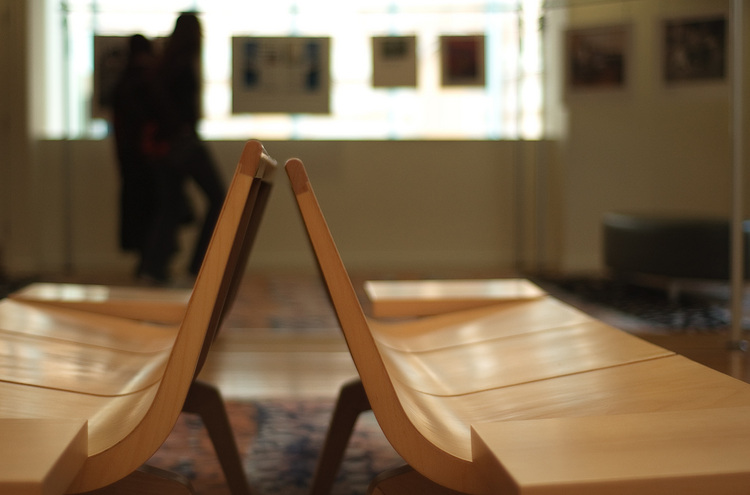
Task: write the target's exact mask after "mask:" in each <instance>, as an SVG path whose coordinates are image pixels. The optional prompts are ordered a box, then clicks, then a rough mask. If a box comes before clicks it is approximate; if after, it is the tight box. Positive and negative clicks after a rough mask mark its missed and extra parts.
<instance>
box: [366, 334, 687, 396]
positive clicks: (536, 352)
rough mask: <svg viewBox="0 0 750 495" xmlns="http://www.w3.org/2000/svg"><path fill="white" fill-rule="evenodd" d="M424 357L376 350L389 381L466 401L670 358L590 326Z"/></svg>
mask: <svg viewBox="0 0 750 495" xmlns="http://www.w3.org/2000/svg"><path fill="white" fill-rule="evenodd" d="M456 342H457V344H456V345H455V346H454V347H446V348H442V349H436V350H432V351H426V352H419V353H416V352H403V351H397V350H394V349H391V348H389V347H385V346H383V345H380V346H379V349H380V352H381V356H382V358H383V361H384V363H385V365H386V367H387V368H388V370H389V374H390V375H391V377H392V378H393V379H394V380H396V381H398V382H400V383H401V384H403V385H404V386H405V387H408V388H412V389H414V390H416V391H419V392H422V393H426V394H433V395H444V396H451V395H455V396H457V395H465V394H469V393H474V392H477V391H482V390H487V389H494V388H500V387H509V386H513V385H518V384H521V383H528V382H535V381H539V380H545V379H548V378H554V377H558V376H564V375H571V374H575V373H582V372H586V371H592V370H597V369H602V368H609V367H613V366H622V365H624V364H628V363H635V362H639V361H647V360H651V359H656V358H660V357H665V356H671V355H673V354H674V353H673V352H672V351H668V350H666V349H664V348H662V347H659V346H656V345H654V344H650V343H648V342H646V341H644V340H641V339H639V338H637V337H634V336H632V335H630V334H627V333H624V332H622V331H620V330H617V329H615V328H612V327H610V326H609V325H606V324H604V323H602V322H599V321H596V320H591V321H588V322H585V323H579V324H575V325H571V326H566V327H560V328H553V329H550V330H545V331H538V332H532V333H527V334H517V335H513V336H511V337H505V338H497V339H494V340H488V341H484V342H474V343H469V344H465V343H460V342H461V341H460V340H458V339H457V340H456Z"/></svg>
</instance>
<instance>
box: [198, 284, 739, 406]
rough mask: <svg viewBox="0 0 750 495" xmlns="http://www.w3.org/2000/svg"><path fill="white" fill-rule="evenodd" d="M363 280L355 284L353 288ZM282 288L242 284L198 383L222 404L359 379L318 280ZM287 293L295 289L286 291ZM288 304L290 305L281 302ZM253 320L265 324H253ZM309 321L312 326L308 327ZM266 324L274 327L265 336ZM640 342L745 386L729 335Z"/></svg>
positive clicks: (329, 390) (327, 393)
mask: <svg viewBox="0 0 750 495" xmlns="http://www.w3.org/2000/svg"><path fill="white" fill-rule="evenodd" d="M268 277H271V278H273V275H269V276H268ZM362 280H363V279H361V280H359V282H357V281H356V280H355V286H356V285H358V284H360V283H361V282H362ZM277 285H279V284H277ZM280 285H285V286H286V288H285V289H283V290H282V291H284V290H285V291H287V292H290V293H287V294H281V295H278V294H277V296H278V297H275V301H269V300H268V294H263V291H264V288H265V289H266V290H268V289H269V286H268V284H267V283H266V284H258V283H257V278H256V281H255V282H252V283H250V282H246V283H245V284H244V285H243V290H242V291H241V292H240V295H239V296H238V300H237V302H236V305H235V307H234V308H233V310H232V313H231V317H230V318H229V319H228V322H227V325H225V328H224V329H223V330H222V333H221V334H220V336H219V338H218V340H217V342H216V344H215V346H214V348H213V349H212V352H211V355H210V357H209V360H208V361H207V363H206V366H205V368H204V370H203V373H202V375H201V377H202V378H203V379H204V380H206V381H209V382H211V383H214V384H216V385H217V386H218V387H219V388H220V389H221V391H222V393H223V394H224V395H225V396H226V397H227V398H235V399H252V398H266V397H335V396H336V394H337V392H338V389H339V387H340V386H341V384H343V383H344V382H346V381H348V380H350V379H352V378H355V377H356V370H355V368H354V365H353V363H352V361H351V358H350V357H349V354H348V351H347V349H346V343H345V342H344V340H343V337H342V336H341V334H340V333H339V331H338V327H337V324H336V321H335V316H334V314H333V312H332V310H331V309H330V306H329V303H328V300H327V298H326V296H325V291H324V289H323V287H322V285H320V284H319V283H318V282H317V279H316V277H315V276H302V275H296V276H293V277H291V278H290V277H288V276H287V279H286V280H285V282H284V284H280ZM289 287H294V289H293V290H291V291H290V289H289ZM277 289H278V287H277ZM285 296H286V297H287V298H289V300H288V301H286V302H285ZM300 302H304V304H300ZM287 303H288V304H287ZM258 313H261V314H265V315H266V316H265V317H262V318H257V316H258ZM291 313H294V318H293V319H292V321H293V323H294V328H291V327H290V328H284V322H285V318H284V315H287V316H289V315H290V314H291ZM308 318H309V321H310V324H309V325H308V324H306V323H305V321H306V319H308ZM268 321H272V322H275V323H274V324H275V325H277V326H276V327H275V328H263V326H264V322H268ZM286 321H289V320H286ZM279 322H280V326H279ZM642 336H643V337H644V338H646V339H647V340H650V341H653V342H655V343H657V344H658V345H661V346H663V347H666V348H668V349H670V350H673V351H675V352H678V353H680V354H683V355H685V356H687V357H689V358H691V359H693V360H695V361H698V362H700V363H702V364H705V365H707V366H710V367H712V368H715V369H717V370H719V371H722V372H724V373H727V374H730V375H732V376H735V377H737V378H740V379H743V380H745V381H750V363H749V362H748V357H747V353H745V352H741V351H731V350H729V349H728V348H727V336H726V334H723V333H703V334H697V333H689V334H673V335H663V333H662V334H658V333H655V334H653V335H651V334H648V333H646V334H643V335H642Z"/></svg>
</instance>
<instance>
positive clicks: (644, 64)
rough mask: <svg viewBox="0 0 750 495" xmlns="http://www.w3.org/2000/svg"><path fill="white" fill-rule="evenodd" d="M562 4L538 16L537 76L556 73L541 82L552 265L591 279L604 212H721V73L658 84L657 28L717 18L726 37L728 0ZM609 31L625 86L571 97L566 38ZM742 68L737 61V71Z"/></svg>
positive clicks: (726, 192) (724, 181) (727, 149)
mask: <svg viewBox="0 0 750 495" xmlns="http://www.w3.org/2000/svg"><path fill="white" fill-rule="evenodd" d="M565 3H566V5H567V7H566V8H559V9H553V10H550V11H549V12H548V13H547V19H546V20H547V23H546V26H547V32H546V33H545V35H546V37H547V38H546V39H547V45H546V47H547V55H548V56H547V58H546V59H545V60H547V61H548V62H549V63H548V65H547V70H548V71H553V72H554V71H557V77H555V78H554V80H552V81H550V83H549V84H550V90H549V93H548V94H549V95H550V99H549V100H548V112H550V113H551V115H552V117H553V118H551V119H550V122H551V123H557V125H558V127H557V129H555V131H556V133H557V135H558V136H559V137H560V163H559V175H558V177H559V180H560V183H559V187H560V191H561V195H562V196H563V202H562V208H563V211H562V212H561V218H560V222H561V223H560V231H561V233H562V238H561V245H562V249H561V257H562V259H561V261H560V266H561V267H562V269H563V270H564V271H567V272H579V271H600V270H601V269H602V268H603V266H602V261H603V260H602V232H601V220H602V216H603V215H604V214H605V213H606V212H608V211H629V212H644V213H649V214H659V213H664V214H680V215H712V216H722V217H728V216H729V214H730V207H731V187H732V185H731V180H732V170H731V166H732V155H731V145H732V140H731V138H732V136H731V126H730V124H731V112H730V110H731V106H730V84H729V80H730V76H731V74H732V72H731V67H727V73H726V74H725V76H724V77H722V78H708V79H704V80H693V81H690V80H685V81H682V82H680V83H668V82H667V81H665V78H664V63H665V60H664V50H663V46H664V45H663V36H664V31H663V29H664V23H665V22H666V21H671V20H684V21H693V20H711V19H715V18H716V17H717V16H718V17H725V18H727V28H728V29H729V26H730V25H731V23H730V22H729V15H730V9H729V7H730V5H731V3H732V2H729V1H709V0H689V1H622V2H565ZM745 13H746V14H747V12H745ZM746 21H747V20H745V24H746V25H747V22H746ZM618 26H625V27H626V28H627V29H628V31H629V34H630V41H629V43H628V45H627V50H626V52H625V55H626V57H627V66H626V71H627V74H626V81H625V83H624V84H623V85H622V86H621V87H600V88H596V87H591V88H577V90H575V89H574V90H571V88H570V87H569V86H567V85H566V81H565V77H564V73H565V71H564V68H565V67H564V65H563V64H564V63H565V61H566V60H569V58H568V57H569V55H570V54H569V53H567V52H566V46H565V37H566V35H567V34H568V33H569V31H570V30H578V29H591V28H602V27H604V28H607V27H618ZM730 34H731V33H730V32H727V41H729V39H730V38H729V36H730ZM730 55H731V50H730V49H729V47H728V48H727V56H728V57H729V56H730ZM749 67H750V65H748V63H747V61H745V63H744V67H743V69H744V71H745V72H747V71H748V68H749ZM746 77H747V76H746ZM745 87H747V85H745ZM744 114H745V115H747V111H746V110H745V112H744ZM742 139H743V141H747V136H746V135H745V136H742Z"/></svg>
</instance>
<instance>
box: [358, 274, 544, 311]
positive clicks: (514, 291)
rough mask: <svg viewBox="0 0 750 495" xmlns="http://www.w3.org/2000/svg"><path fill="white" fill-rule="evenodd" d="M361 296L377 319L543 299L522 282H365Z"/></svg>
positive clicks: (525, 281) (503, 280)
mask: <svg viewBox="0 0 750 495" xmlns="http://www.w3.org/2000/svg"><path fill="white" fill-rule="evenodd" d="M364 289H365V293H366V294H367V297H368V298H369V300H370V303H371V305H372V315H373V316H375V317H378V318H385V317H401V316H425V315H433V314H441V313H447V312H450V311H457V310H462V309H469V308H476V307H480V306H487V305H491V304H498V303H503V302H513V301H519V300H528V299H535V298H539V297H543V296H544V295H545V292H544V291H543V290H542V289H540V288H539V287H538V286H537V285H535V284H533V283H531V282H529V281H528V280H525V279H519V278H515V279H488V280H368V281H367V282H365V284H364Z"/></svg>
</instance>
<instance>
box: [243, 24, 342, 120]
mask: <svg viewBox="0 0 750 495" xmlns="http://www.w3.org/2000/svg"><path fill="white" fill-rule="evenodd" d="M330 46H331V43H330V38H326V37H323V38H307V37H235V38H232V113H314V114H318V113H320V114H326V113H330V111H331V109H330V92H331V91H330V90H331V88H330V86H331V83H330V81H331V77H330Z"/></svg>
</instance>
